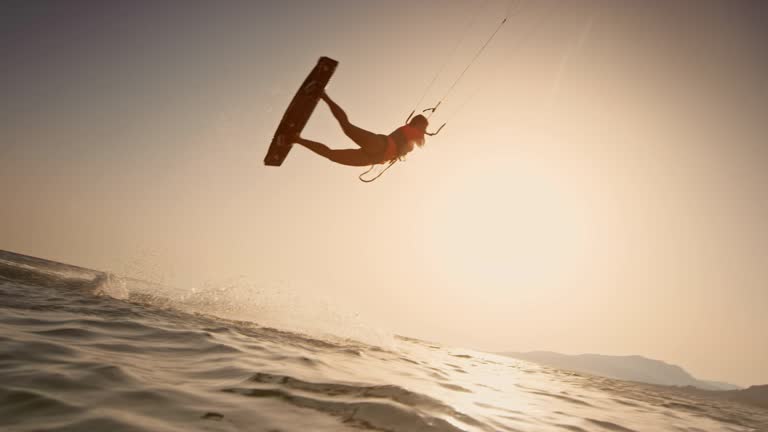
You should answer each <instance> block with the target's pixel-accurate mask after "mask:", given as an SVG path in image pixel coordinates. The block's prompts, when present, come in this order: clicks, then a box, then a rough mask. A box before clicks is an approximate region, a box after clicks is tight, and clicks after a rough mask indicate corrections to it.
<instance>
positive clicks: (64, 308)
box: [0, 251, 768, 432]
mask: <svg viewBox="0 0 768 432" xmlns="http://www.w3.org/2000/svg"><path fill="white" fill-rule="evenodd" d="M255 301H258V299H255ZM237 304H240V306H241V307H242V302H239V301H238V300H237V299H235V301H232V299H229V300H227V299H226V298H225V296H224V295H223V294H222V293H221V292H214V293H213V294H211V292H208V293H199V292H198V293H195V294H194V295H190V294H188V293H187V294H185V293H184V292H183V291H181V292H180V293H179V292H176V293H173V292H168V291H167V290H165V289H164V288H162V287H160V286H153V285H152V284H148V283H142V282H141V281H138V280H133V279H120V278H117V277H112V276H108V275H105V274H102V273H99V272H95V271H90V270H88V269H82V268H77V267H71V266H66V265H60V264H57V263H52V262H48V261H43V260H36V259H32V258H29V257H23V256H17V255H15V254H10V253H6V252H1V251H0V430H2V431H168V432H170V431H265V432H267V431H269V432H278V431H282V432H287V431H366V430H370V431H398V432H399V431H425V432H426V431H448V432H451V431H473V432H474V431H571V432H581V431H609V432H627V431H675V432H680V431H691V432H705V431H706V432H710V431H733V432H736V431H760V430H765V431H768V426H767V425H768V412H766V411H765V410H761V409H759V408H755V407H749V406H742V405H737V404H734V403H730V402H725V401H718V400H711V399H696V398H694V397H692V396H686V395H684V394H680V393H677V392H665V391H664V390H662V389H655V388H649V387H648V386H642V385H637V384H632V383H627V382H621V381H614V380H610V379H605V378H598V377H592V376H589V375H582V374H576V373H571V372H565V371H559V370H556V369H551V368H546V367H542V366H537V365H534V364H530V363H526V362H523V361H519V360H514V359H510V358H506V357H501V356H497V355H494V354H489V353H483V352H476V351H472V350H468V349H461V348H457V347H448V346H441V345H438V344H434V343H430V342H426V341H421V340H417V339H412V338H407V337H399V336H398V337H393V338H390V340H389V341H387V342H386V343H381V344H375V343H370V342H369V343H363V342H357V341H355V340H352V339H349V338H341V337H333V336H327V335H326V336H319V335H317V334H311V333H302V332H298V331H287V330H285V329H281V328H275V327H274V326H268V325H265V324H264V323H260V322H259V320H258V319H254V320H233V319H231V318H232V317H231V316H229V315H228V314H227V311H228V310H233V309H232V307H233V306H235V305H237ZM247 304H249V303H247ZM223 305H228V307H229V308H228V307H224V306H223ZM257 312H258V311H257ZM232 315H235V314H234V313H233V314H232ZM256 315H257V316H258V314H256ZM500 331H501V329H500ZM532 331H533V330H532Z"/></svg>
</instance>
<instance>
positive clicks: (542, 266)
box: [427, 161, 590, 288]
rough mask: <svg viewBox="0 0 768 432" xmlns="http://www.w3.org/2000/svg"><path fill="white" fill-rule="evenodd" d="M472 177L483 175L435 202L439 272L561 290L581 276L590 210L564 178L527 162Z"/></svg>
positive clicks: (461, 178) (490, 166)
mask: <svg viewBox="0 0 768 432" xmlns="http://www.w3.org/2000/svg"><path fill="white" fill-rule="evenodd" d="M470 171H477V172H462V173H461V175H456V176H453V177H452V179H453V180H450V184H448V185H447V186H446V188H445V189H443V191H442V192H441V193H438V194H436V195H435V196H433V197H432V202H431V205H430V207H431V208H432V210H433V212H434V214H435V217H434V218H433V221H435V222H434V223H432V224H431V225H430V226H429V227H428V232H429V234H428V239H427V243H428V244H431V245H432V247H431V259H432V265H433V268H435V269H450V272H451V275H452V277H453V278H454V279H455V282H458V283H461V284H464V285H466V286H480V287H489V288H491V287H497V288H500V287H508V286H509V285H510V284H512V285H515V286H521V285H522V286H532V285H552V284H561V283H562V282H563V281H564V279H565V278H568V277H573V276H575V275H576V273H577V272H578V269H579V268H580V262H581V261H582V260H583V259H584V255H585V251H586V250H587V249H588V231H589V229H590V226H589V223H588V218H587V217H585V216H586V214H587V212H588V208H587V207H586V205H585V203H584V202H583V200H580V199H579V198H578V197H577V196H575V195H574V193H573V191H572V190H569V189H571V188H569V183H568V180H567V179H565V178H564V177H563V175H562V174H558V173H556V172H554V171H553V170H551V169H546V170H545V169H544V167H542V166H536V165H534V164H530V163H526V162H524V161H520V162H518V163H516V164H515V166H510V165H509V164H507V165H503V166H502V165H500V164H498V163H494V162H492V161H485V162H484V163H483V164H472V165H471V168H470ZM480 174H482V175H480ZM471 179H478V180H477V181H472V180H471ZM480 179H481V180H480ZM470 284H471V285H470Z"/></svg>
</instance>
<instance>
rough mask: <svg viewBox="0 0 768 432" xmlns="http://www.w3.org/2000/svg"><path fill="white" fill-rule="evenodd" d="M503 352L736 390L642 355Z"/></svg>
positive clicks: (647, 379) (631, 377) (612, 373)
mask: <svg viewBox="0 0 768 432" xmlns="http://www.w3.org/2000/svg"><path fill="white" fill-rule="evenodd" d="M501 354H502V355H505V356H509V357H513V358H517V359H521V360H527V361H531V362H534V363H539V364H542V365H546V366H551V367H554V368H558V369H567V370H572V371H576V372H584V373H588V374H592V375H598V376H604V377H608V378H615V379H620V380H625V381H638V382H643V383H648V384H659V385H666V386H679V387H686V386H690V387H696V388H699V389H703V390H737V389H740V387H738V386H735V385H733V384H728V383H720V382H715V381H703V380H699V379H696V378H694V377H693V376H692V375H691V374H689V373H688V372H686V371H685V370H684V369H683V368H681V367H680V366H675V365H671V364H668V363H665V362H663V361H659V360H653V359H649V358H645V357H642V356H637V355H632V356H609V355H601V354H580V355H566V354H559V353H555V352H548V351H532V352H527V353H519V352H506V353H501Z"/></svg>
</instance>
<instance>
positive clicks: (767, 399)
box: [723, 384, 768, 408]
mask: <svg viewBox="0 0 768 432" xmlns="http://www.w3.org/2000/svg"><path fill="white" fill-rule="evenodd" d="M723 394H724V396H725V397H726V398H728V399H730V400H735V401H739V402H745V403H749V404H752V405H757V406H761V407H763V408H768V384H766V385H755V386H751V387H749V388H746V389H744V390H731V391H726V392H723Z"/></svg>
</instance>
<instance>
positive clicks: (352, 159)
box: [296, 138, 373, 166]
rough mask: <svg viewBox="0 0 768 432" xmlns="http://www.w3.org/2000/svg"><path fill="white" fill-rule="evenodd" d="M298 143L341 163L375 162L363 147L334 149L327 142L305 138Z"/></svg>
mask: <svg viewBox="0 0 768 432" xmlns="http://www.w3.org/2000/svg"><path fill="white" fill-rule="evenodd" d="M296 144H301V145H303V146H304V147H306V148H308V149H310V150H312V151H313V152H315V153H317V154H319V155H320V156H323V157H324V158H326V159H328V160H331V161H333V162H336V163H338V164H341V165H349V166H367V165H371V164H372V163H373V161H372V160H371V158H370V156H369V155H368V154H367V153H366V152H365V151H363V150H362V149H345V150H333V149H330V148H328V146H326V145H325V144H321V143H319V142H315V141H310V140H307V139H304V138H298V139H297V140H296Z"/></svg>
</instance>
